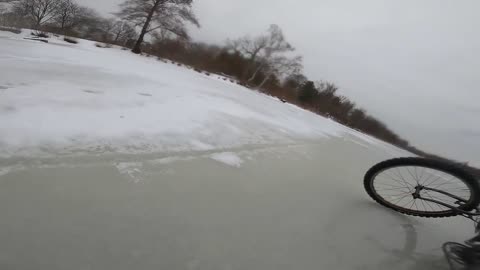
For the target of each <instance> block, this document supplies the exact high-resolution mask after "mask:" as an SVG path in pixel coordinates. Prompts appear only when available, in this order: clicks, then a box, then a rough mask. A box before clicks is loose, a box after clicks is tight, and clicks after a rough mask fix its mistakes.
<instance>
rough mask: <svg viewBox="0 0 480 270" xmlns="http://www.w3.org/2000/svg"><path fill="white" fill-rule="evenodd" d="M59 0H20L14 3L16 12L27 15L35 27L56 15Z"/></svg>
mask: <svg viewBox="0 0 480 270" xmlns="http://www.w3.org/2000/svg"><path fill="white" fill-rule="evenodd" d="M59 5H60V0H20V1H18V2H16V3H15V6H14V10H15V12H16V13H17V14H20V15H23V16H27V17H29V18H30V19H31V20H32V22H33V24H34V27H35V28H39V27H41V26H42V25H43V24H45V23H47V22H49V21H51V20H52V19H54V18H55V16H57V12H58V7H59Z"/></svg>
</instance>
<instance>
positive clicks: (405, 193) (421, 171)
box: [370, 165, 472, 214]
mask: <svg viewBox="0 0 480 270" xmlns="http://www.w3.org/2000/svg"><path fill="white" fill-rule="evenodd" d="M370 185H371V188H372V190H373V192H375V193H376V195H377V196H378V198H379V199H381V200H382V201H383V202H384V203H386V204H388V205H391V206H392V207H395V208H397V209H401V210H403V211H407V212H411V213H418V214H425V213H428V214H445V213H451V212H453V210H452V209H450V208H448V207H446V206H443V205H440V204H437V203H434V202H429V201H425V200H422V199H420V198H416V196H417V195H420V196H421V197H423V198H428V199H432V200H437V201H441V202H444V203H446V204H449V205H452V206H457V207H459V208H462V207H461V204H459V202H458V200H457V199H454V198H452V197H450V196H447V195H444V194H441V193H438V192H434V191H431V190H427V189H425V188H424V187H427V188H434V189H438V190H442V191H444V192H447V193H450V194H452V195H455V196H457V197H459V198H462V199H464V200H465V201H467V203H468V202H470V201H471V200H472V188H471V186H470V185H469V184H468V183H465V182H464V181H463V180H461V178H459V177H458V176H456V175H454V174H452V173H450V172H445V171H442V170H438V169H433V168H429V167H426V166H418V165H415V166H396V167H390V168H387V169H384V170H382V171H379V172H378V173H377V174H376V175H374V177H373V181H371V182H370ZM415 194H416V195H415Z"/></svg>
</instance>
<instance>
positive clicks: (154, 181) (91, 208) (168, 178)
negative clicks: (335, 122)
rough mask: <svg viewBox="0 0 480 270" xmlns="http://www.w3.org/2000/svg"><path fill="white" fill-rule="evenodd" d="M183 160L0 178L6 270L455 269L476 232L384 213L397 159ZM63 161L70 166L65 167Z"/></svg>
mask: <svg viewBox="0 0 480 270" xmlns="http://www.w3.org/2000/svg"><path fill="white" fill-rule="evenodd" d="M212 155H215V153H214V152H204V153H184V154H180V155H176V156H162V155H161V154H158V156H155V155H153V156H141V155H138V156H129V157H123V156H117V157H110V158H108V159H107V158H104V159H102V160H99V159H95V157H93V156H92V157H83V158H81V159H80V158H77V159H76V160H72V161H71V162H67V163H64V164H58V165H55V164H56V162H58V161H55V160H43V161H38V160H37V162H36V163H35V162H30V163H29V162H28V161H27V160H24V164H28V165H25V166H24V168H22V169H18V170H14V169H12V170H11V171H10V172H9V173H6V174H4V175H3V176H0V213H1V214H2V218H1V219H0V239H1V241H0V265H1V266H2V268H4V269H49V270H52V269H120V270H121V269H125V270H127V269H129V270H130V269H205V270H207V269H208V270H211V269H395V270H397V269H399V270H400V269H426V270H428V269H447V267H446V264H445V261H444V258H443V256H442V254H441V251H440V247H441V244H442V243H443V242H446V241H462V240H465V239H466V238H467V237H469V236H471V235H472V234H473V228H472V226H470V224H469V223H468V222H465V221H463V220H461V219H442V220H429V219H419V218H412V217H407V216H403V215H400V214H396V213H393V212H391V211H389V210H386V209H384V208H382V207H381V206H378V205H377V204H375V203H374V202H372V200H371V199H370V198H368V196H367V195H366V193H365V192H364V191H363V185H362V177H363V174H364V173H365V171H366V170H367V169H368V168H369V167H370V166H371V165H373V164H374V163H376V162H378V161H380V160H383V159H385V158H390V157H392V155H391V154H390V153H388V152H386V151H385V149H381V148H375V147H370V148H365V147H364V146H363V145H362V144H359V143H355V142H354V141H352V140H345V139H342V138H336V139H330V140H319V141H317V142H308V143H307V142H300V141H299V142H298V143H297V144H292V145H288V146H286V145H284V146H281V145H278V146H269V147H263V148H245V149H237V150H234V151H233V150H232V151H229V152H228V154H225V152H218V153H217V156H218V155H220V157H223V158H221V159H220V160H223V161H225V160H228V158H226V157H229V158H232V157H236V158H238V159H241V160H242V161H243V162H242V163H241V165H239V166H231V165H229V164H227V163H228V162H227V163H225V162H219V161H217V160H214V159H212V158H211V157H212ZM64 162H65V161H64Z"/></svg>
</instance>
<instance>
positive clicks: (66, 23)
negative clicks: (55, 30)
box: [54, 0, 82, 30]
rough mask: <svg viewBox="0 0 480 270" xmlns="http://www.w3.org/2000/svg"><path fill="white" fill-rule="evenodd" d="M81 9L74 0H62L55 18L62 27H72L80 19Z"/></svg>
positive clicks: (63, 28)
mask: <svg viewBox="0 0 480 270" xmlns="http://www.w3.org/2000/svg"><path fill="white" fill-rule="evenodd" d="M81 11H82V9H81V7H80V6H79V5H77V4H76V3H75V2H73V1H72V0H60V3H59V4H58V8H57V12H56V16H55V18H54V20H55V22H56V23H57V24H58V25H59V27H60V29H62V30H65V29H71V28H72V27H74V26H75V25H76V24H77V23H78V22H79V21H80V13H81Z"/></svg>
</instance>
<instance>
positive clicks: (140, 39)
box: [132, 1, 160, 54]
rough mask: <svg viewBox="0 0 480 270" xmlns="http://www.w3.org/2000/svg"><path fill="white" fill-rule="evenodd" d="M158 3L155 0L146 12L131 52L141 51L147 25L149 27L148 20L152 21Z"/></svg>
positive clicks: (137, 52) (138, 52)
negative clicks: (143, 22)
mask: <svg viewBox="0 0 480 270" xmlns="http://www.w3.org/2000/svg"><path fill="white" fill-rule="evenodd" d="M159 3H160V1H156V2H155V4H154V5H153V7H152V9H151V10H150V11H149V12H148V16H147V20H146V21H145V24H144V25H143V27H142V32H140V36H138V39H137V42H135V46H133V49H132V52H133V53H136V54H140V53H141V52H142V48H141V46H142V43H143V39H144V38H145V35H146V34H147V32H148V27H150V22H151V21H152V17H153V15H154V14H155V10H156V9H157V6H158V4H159Z"/></svg>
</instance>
